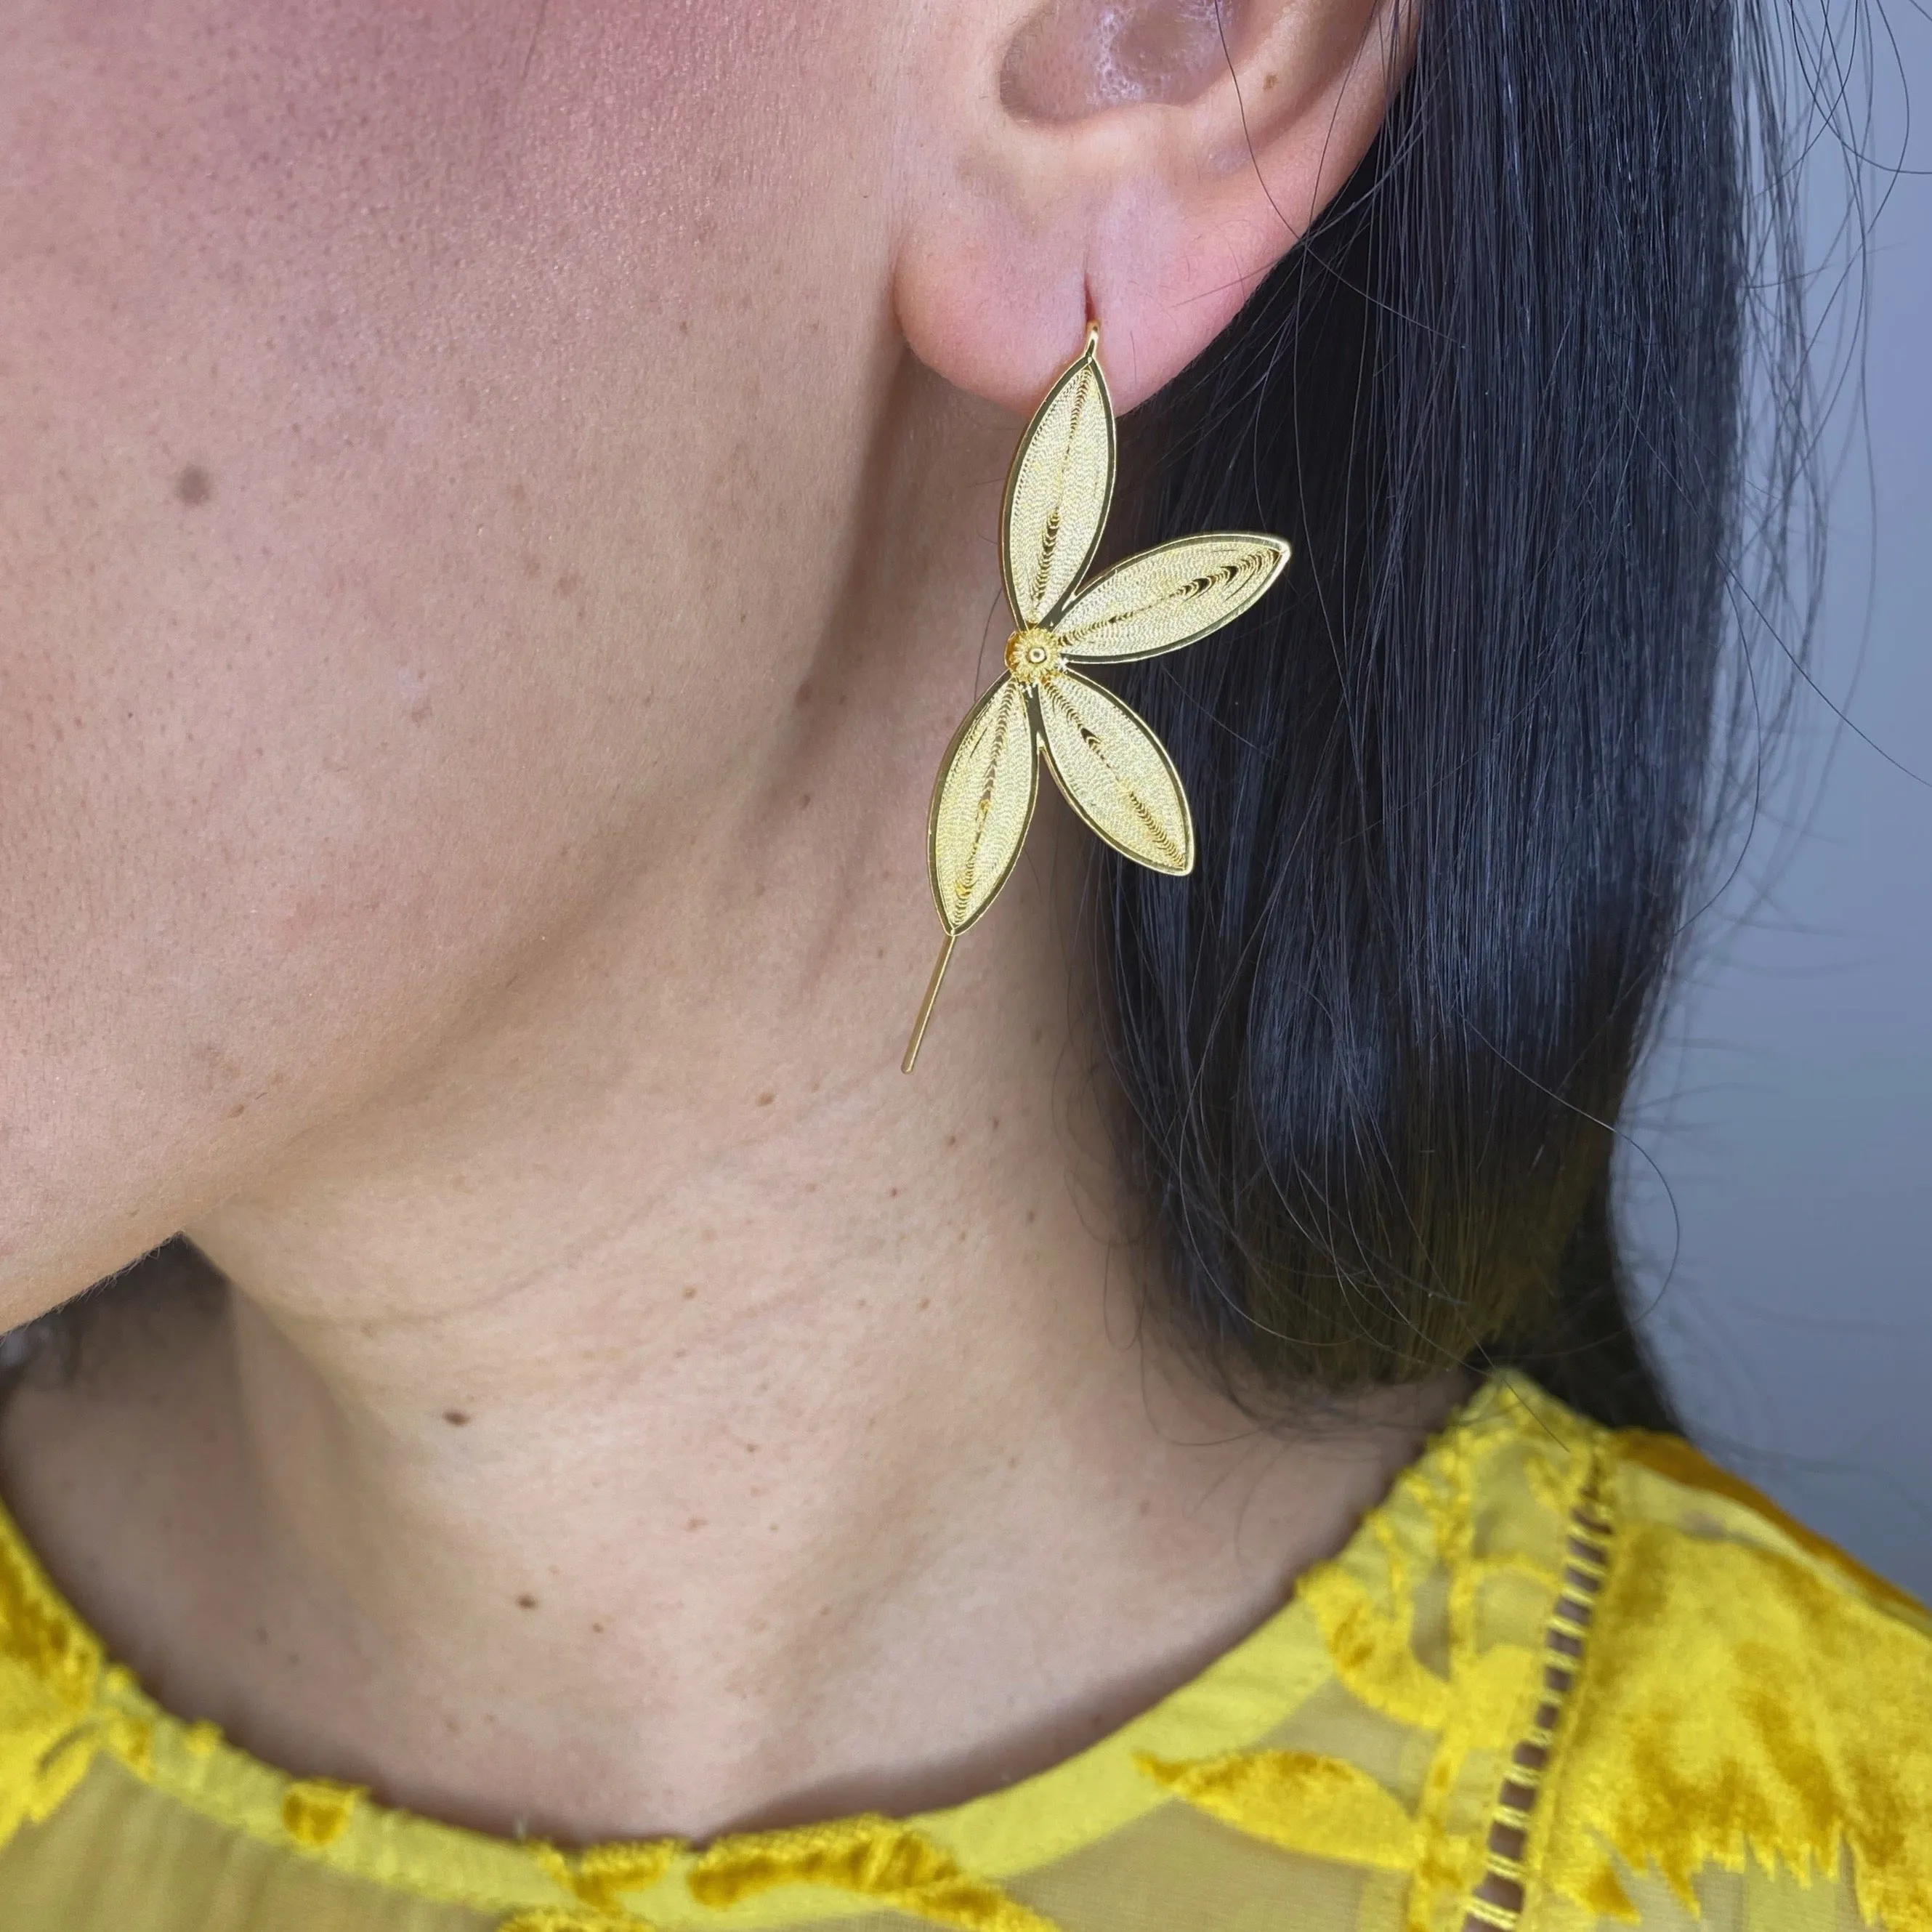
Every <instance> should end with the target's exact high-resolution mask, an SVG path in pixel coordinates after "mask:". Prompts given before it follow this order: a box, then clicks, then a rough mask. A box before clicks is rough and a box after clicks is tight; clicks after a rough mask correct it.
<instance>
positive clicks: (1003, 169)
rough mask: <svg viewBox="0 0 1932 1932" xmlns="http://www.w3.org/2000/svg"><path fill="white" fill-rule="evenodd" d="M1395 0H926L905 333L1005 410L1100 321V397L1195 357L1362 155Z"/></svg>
mask: <svg viewBox="0 0 1932 1932" xmlns="http://www.w3.org/2000/svg"><path fill="white" fill-rule="evenodd" d="M1412 18H1413V9H1412V5H1410V4H1409V0H1044V4H1043V5H1037V6H1035V7H1034V8H1033V10H1031V11H1028V0H991V4H988V0H949V4H947V5H943V6H941V7H937V8H935V10H933V12H932V14H931V15H929V17H928V19H929V23H930V25H929V27H928V28H922V30H921V31H920V33H919V35H918V37H917V44H916V46H914V47H913V49H911V53H912V58H913V73H912V76H911V78H912V83H913V95H912V98H913V101H915V103H916V110H915V113H914V116H913V118H914V121H915V125H914V126H913V128H912V130H911V132H910V134H909V136H908V141H907V153H906V155H905V157H904V162H905V179H904V199H903V204H902V205H903V215H902V225H901V233H900V236H899V238H898V256H897V260H896V262H895V270H894V295H895V302H896V306H897V311H898V318H899V323H900V326H901V328H902V329H904V332H905V335H906V339H907V341H908V342H909V343H910V344H911V346H912V348H913V352H914V353H916V355H917V356H919V358H920V359H921V360H922V361H923V362H926V364H927V365H929V366H930V367H931V368H933V369H935V370H936V371H938V373H939V374H941V375H942V376H944V377H946V378H947V380H948V381H950V382H951V383H953V384H955V385H956V386H958V387H959V388H960V389H965V390H968V391H970V392H972V393H974V395H980V396H983V397H986V398H989V400H991V401H995V402H997V403H999V404H1003V405H1004V407H1007V408H1008V409H1010V410H1014V411H1016V412H1021V411H1024V410H1028V409H1031V407H1033V406H1034V404H1035V403H1036V402H1037V401H1039V398H1040V395H1041V393H1042V392H1043V391H1044V390H1045V389H1046V386H1047V385H1048V383H1049V382H1050V381H1051V380H1052V377H1054V375H1055V374H1056V373H1057V372H1058V371H1059V370H1060V369H1061V368H1063V367H1064V365H1066V364H1067V362H1069V361H1070V360H1071V359H1072V358H1073V356H1075V355H1076V354H1077V353H1079V347H1080V344H1081V340H1082V335H1083V333H1084V332H1085V328H1086V326H1087V323H1088V319H1089V317H1090V315H1091V317H1094V318H1095V319H1097V320H1098V321H1099V322H1100V328H1101V341H1102V350H1103V356H1104V359H1105V362H1106V370H1107V379H1108V382H1109V385H1110V386H1111V387H1112V390H1113V393H1114V397H1115V405H1116V407H1118V408H1121V409H1123V410H1126V409H1131V408H1132V407H1133V406H1134V404H1136V403H1138V402H1140V401H1142V400H1144V399H1145V398H1146V397H1148V396H1149V395H1152V394H1153V393H1154V391H1155V390H1157V389H1159V388H1160V387H1161V386H1162V385H1163V383H1166V382H1167V381H1169V380H1170V379H1171V378H1172V377H1174V376H1175V374H1178V372H1179V371H1181V369H1183V368H1185V367H1186V365H1187V364H1188V363H1189V362H1192V361H1193V359H1194V358H1195V357H1196V356H1198V355H1199V354H1200V353H1201V352H1202V350H1203V349H1205V347H1207V346H1208V344H1209V343H1210V342H1211V341H1213V339H1214V337H1215V336H1216V335H1217V334H1219V333H1220V331H1221V329H1223V328H1224V327H1225V326H1226V324H1227V323H1228V322H1229V320H1231V319H1232V317H1233V316H1234V314H1235V311H1237V310H1238V308H1240V307H1241V304H1242V303H1243V302H1244V301H1245V300H1246V299H1247V296H1249V294H1250V293H1251V292H1252V291H1253V289H1254V287H1255V286H1256V284H1257V283H1258V282H1259V281H1260V280H1261V278H1262V277H1263V276H1264V275H1266V274H1267V272H1268V270H1269V269H1271V268H1272V267H1273V266H1274V264H1275V263H1277V262H1278V261H1279V260H1280V259H1281V257H1283V255H1284V254H1286V253H1287V251H1288V250H1289V248H1292V246H1293V245H1294V244H1295V242H1297V241H1298V240H1299V239H1301V236H1302V235H1303V234H1304V233H1305V232H1306V231H1307V228H1308V227H1309V225H1310V223H1312V222H1313V220H1314V218H1315V217H1316V214H1318V213H1319V211H1320V210H1321V209H1322V206H1323V205H1325V203H1326V202H1328V199H1330V198H1331V196H1333V195H1334V193H1335V191H1336V190H1337V189H1338V188H1339V187H1340V186H1341V185H1342V184H1343V181H1346V179H1347V178H1348V177H1349V174H1350V172H1352V170H1353V169H1354V168H1355V166H1356V164H1357V163H1358V162H1359V161H1360V160H1361V158H1362V157H1363V155H1364V154H1366V153H1367V151H1368V148H1369V144H1370V142H1371V141H1372V140H1373V139H1374V138H1375V135H1376V130H1377V129H1378V128H1379V127H1380V126H1381V124H1382V118H1383V116H1384V115H1385V113H1386V112H1387V110H1388V104H1389V101H1390V99H1391V96H1392V95H1393V94H1394V90H1395V89H1396V87H1397V85H1398V83H1400V80H1401V78H1402V76H1403V73H1404V72H1405V71H1406V65H1407V62H1408V58H1409V51H1410V48H1411V46H1412V41H1413V34H1412Z"/></svg>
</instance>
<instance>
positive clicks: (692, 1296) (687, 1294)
mask: <svg viewBox="0 0 1932 1932" xmlns="http://www.w3.org/2000/svg"><path fill="white" fill-rule="evenodd" d="M684 1298H685V1301H696V1300H697V1289H694V1288H687V1289H685V1291H684Z"/></svg>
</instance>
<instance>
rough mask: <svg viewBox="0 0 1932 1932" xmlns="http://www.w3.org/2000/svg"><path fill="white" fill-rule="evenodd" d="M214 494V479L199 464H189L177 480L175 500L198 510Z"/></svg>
mask: <svg viewBox="0 0 1932 1932" xmlns="http://www.w3.org/2000/svg"><path fill="white" fill-rule="evenodd" d="M213 495H214V478H213V477H211V475H208V472H207V471H206V470H205V469H203V468H202V466H201V465H200V464H199V463H189V464H188V465H187V466H186V467H185V468H184V469H183V470H182V471H181V473H180V474H179V475H178V476H176V477H175V501H176V502H180V503H185V504H186V505H187V507H188V508H190V510H192V509H196V508H199V506H200V505H202V504H203V503H205V502H207V501H208V498H209V497H211V496H213Z"/></svg>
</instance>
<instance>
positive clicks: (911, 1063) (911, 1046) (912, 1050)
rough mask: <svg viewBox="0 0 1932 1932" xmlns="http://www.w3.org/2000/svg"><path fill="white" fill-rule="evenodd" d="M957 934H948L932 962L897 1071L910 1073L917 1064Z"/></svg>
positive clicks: (957, 937) (949, 963)
mask: <svg viewBox="0 0 1932 1932" xmlns="http://www.w3.org/2000/svg"><path fill="white" fill-rule="evenodd" d="M958 939H959V934H957V933H956V932H949V933H948V934H947V935H946V942H945V944H944V945H943V946H941V947H940V949H939V957H938V959H937V960H936V961H935V962H934V963H933V968H932V980H931V981H930V982H929V983H928V985H927V986H926V998H925V1000H924V1001H923V1002H922V1004H921V1005H920V1007H919V1018H918V1019H917V1020H916V1021H915V1022H913V1030H912V1038H911V1039H910V1040H908V1041H907V1043H906V1050H905V1058H904V1059H903V1060H902V1061H900V1062H899V1071H900V1072H901V1073H910V1072H911V1071H912V1070H913V1067H916V1066H917V1065H918V1064H919V1043H920V1042H921V1041H922V1040H924V1039H925V1038H926V1022H927V1021H928V1020H929V1019H932V1009H933V1007H934V1004H935V1002H936V1001H938V998H939V983H940V982H941V980H944V978H945V977H946V969H947V967H948V966H949V965H951V963H952V960H953V946H954V944H955V943H956V941H957V940H958Z"/></svg>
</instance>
